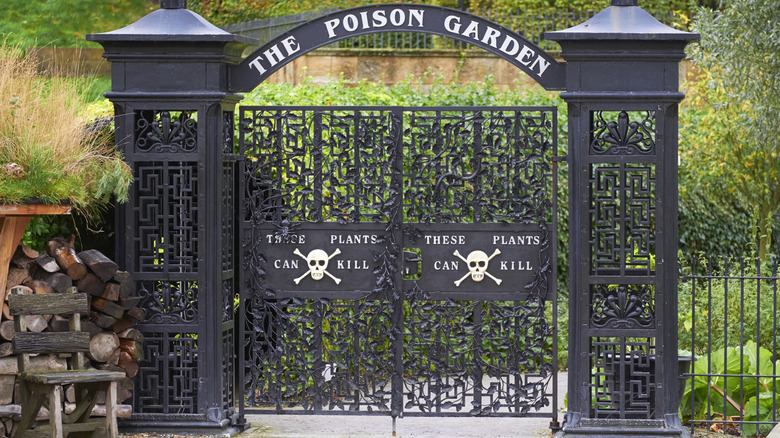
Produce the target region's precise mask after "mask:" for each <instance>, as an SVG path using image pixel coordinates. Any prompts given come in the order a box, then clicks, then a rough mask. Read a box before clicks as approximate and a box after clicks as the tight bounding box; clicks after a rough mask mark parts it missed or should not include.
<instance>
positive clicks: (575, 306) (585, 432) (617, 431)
mask: <svg viewBox="0 0 780 438" xmlns="http://www.w3.org/2000/svg"><path fill="white" fill-rule="evenodd" d="M546 37H547V39H550V40H554V41H558V42H559V43H560V45H561V49H562V52H561V56H562V57H563V58H564V59H565V60H566V61H567V67H566V91H565V92H564V93H562V94H561V97H562V98H563V99H565V100H566V102H567V103H568V107H569V171H570V176H569V188H570V198H569V199H570V201H569V207H570V219H569V224H570V229H569V230H570V231H569V245H570V246H569V248H570V250H569V253H570V255H569V260H570V261H571V267H570V269H571V271H570V277H569V281H570V284H569V293H570V314H569V315H570V322H569V358H570V360H569V363H570V365H569V392H568V414H567V417H566V421H565V424H564V428H563V432H562V435H563V436H564V437H566V438H572V437H585V436H587V437H594V436H609V437H618V436H620V437H622V436H648V435H652V436H657V435H660V436H687V431H686V430H685V428H684V427H682V425H681V424H680V419H679V417H678V415H677V409H678V404H679V397H678V395H677V388H678V381H677V379H678V372H677V275H678V273H677V238H678V234H677V126H678V120H677V105H678V103H679V102H680V101H681V100H682V99H683V94H682V93H681V92H680V91H679V89H678V88H679V77H678V68H679V62H680V61H681V60H682V59H683V58H684V56H685V54H684V47H685V45H686V44H687V43H688V42H690V41H692V40H694V39H696V38H698V35H696V34H692V33H688V32H682V31H678V30H675V29H672V28H669V27H667V26H665V25H663V24H661V23H660V22H658V21H657V20H655V19H654V18H653V17H652V16H651V15H650V14H648V13H647V12H645V11H644V10H642V9H640V8H639V7H637V1H636V0H612V6H610V7H609V8H607V9H605V10H604V11H602V12H600V13H599V14H597V15H596V16H594V17H593V18H591V19H590V20H588V21H586V22H585V23H582V24H580V25H578V26H575V27H572V28H569V29H566V30H562V31H557V32H548V33H547V34H546Z"/></svg>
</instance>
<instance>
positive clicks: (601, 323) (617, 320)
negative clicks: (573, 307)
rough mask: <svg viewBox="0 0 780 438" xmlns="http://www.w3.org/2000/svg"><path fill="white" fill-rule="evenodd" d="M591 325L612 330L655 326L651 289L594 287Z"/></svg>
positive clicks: (622, 285) (633, 286)
mask: <svg viewBox="0 0 780 438" xmlns="http://www.w3.org/2000/svg"><path fill="white" fill-rule="evenodd" d="M592 288H593V290H592V292H591V295H592V296H591V313H590V322H591V326H593V327H598V328H603V327H609V328H613V329H620V328H624V329H635V328H652V327H654V326H655V315H654V313H655V312H654V307H655V306H654V301H653V287H652V286H649V285H625V284H621V285H617V286H615V285H593V286H592Z"/></svg>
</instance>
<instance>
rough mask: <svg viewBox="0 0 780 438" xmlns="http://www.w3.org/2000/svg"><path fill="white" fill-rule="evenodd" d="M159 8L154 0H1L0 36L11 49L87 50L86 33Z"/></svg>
mask: <svg viewBox="0 0 780 438" xmlns="http://www.w3.org/2000/svg"><path fill="white" fill-rule="evenodd" d="M159 6H160V2H159V1H156V0H36V1H30V0H2V1H0V17H3V19H2V20H0V35H1V36H2V38H3V39H5V40H6V43H7V44H9V45H11V46H21V47H32V46H58V47H88V44H89V43H87V41H86V40H85V39H84V38H85V36H86V35H87V34H88V33H96V32H108V31H111V30H115V29H118V28H121V27H124V26H127V25H128V24H131V23H133V22H134V21H136V20H138V19H139V18H141V17H143V16H144V15H146V14H147V13H149V12H151V11H153V10H155V9H157V8H158V7H159ZM92 44H94V43H92Z"/></svg>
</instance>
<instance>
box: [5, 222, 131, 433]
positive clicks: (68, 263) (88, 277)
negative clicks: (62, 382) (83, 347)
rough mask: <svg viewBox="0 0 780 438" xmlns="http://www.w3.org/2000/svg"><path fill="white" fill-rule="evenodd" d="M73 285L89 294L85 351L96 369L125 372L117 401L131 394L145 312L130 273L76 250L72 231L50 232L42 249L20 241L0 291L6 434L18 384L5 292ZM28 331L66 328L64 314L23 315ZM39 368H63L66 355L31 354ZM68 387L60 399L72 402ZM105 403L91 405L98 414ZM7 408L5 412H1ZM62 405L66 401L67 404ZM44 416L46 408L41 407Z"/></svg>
mask: <svg viewBox="0 0 780 438" xmlns="http://www.w3.org/2000/svg"><path fill="white" fill-rule="evenodd" d="M73 286H75V287H76V288H77V289H78V290H79V292H85V293H87V294H88V295H89V298H90V309H91V311H90V313H89V314H88V315H82V320H81V329H82V331H86V332H89V334H90V338H91V340H90V351H89V353H87V356H88V357H89V359H90V360H91V362H92V366H93V367H95V368H97V369H105V370H112V371H124V372H125V373H126V374H127V376H128V378H127V379H126V381H125V382H124V383H123V384H120V389H119V394H118V397H117V398H118V402H119V403H122V402H123V401H125V400H127V399H129V398H130V397H131V396H132V393H131V392H130V390H131V389H132V382H131V381H130V378H131V377H134V376H135V375H136V374H138V361H140V360H142V359H143V345H142V343H143V340H144V339H143V335H142V334H141V332H140V331H138V330H137V329H135V328H134V327H133V326H134V325H135V323H136V322H137V321H142V320H143V318H144V312H143V310H142V309H140V308H139V307H138V302H139V301H140V297H137V296H135V284H134V282H133V279H132V278H131V277H130V274H128V273H127V272H124V271H120V270H119V269H118V266H117V264H116V263H114V262H113V261H112V260H110V259H109V258H108V257H106V256H105V255H103V254H102V253H101V252H99V251H97V250H86V251H82V252H80V253H78V254H77V253H76V252H75V251H74V250H73V237H72V236H71V238H70V240H66V239H64V238H59V237H58V238H54V239H52V240H50V241H49V242H48V243H47V244H46V248H45V252H42V253H39V252H38V251H36V250H34V249H32V248H29V247H27V246H25V245H19V247H18V248H17V249H16V252H15V254H14V256H13V258H12V260H11V266H10V267H9V270H8V278H7V283H6V288H5V290H4V291H0V303H2V304H3V305H2V313H0V437H3V436H7V435H10V432H11V429H10V428H9V427H12V426H13V422H10V423H8V424H6V423H7V422H8V421H7V420H8V419H13V418H18V413H17V412H16V410H18V409H19V406H18V405H19V404H20V399H19V397H18V385H17V384H16V382H15V374H16V372H17V369H16V357H15V356H14V355H13V343H12V342H11V341H12V340H13V336H14V323H13V318H12V317H11V316H10V314H9V311H8V295H9V294H10V290H11V289H12V288H14V287H21V288H22V290H23V291H24V292H25V293H30V294H51V295H52V299H56V296H55V295H56V294H57V293H62V292H65V291H66V290H67V289H68V288H71V287H73ZM26 318H27V329H28V330H29V331H34V332H41V331H44V330H46V331H67V330H68V320H67V318H64V317H60V316H58V315H55V316H53V317H52V316H51V315H36V316H28V317H26ZM34 359H36V360H37V361H39V362H40V363H41V366H42V367H44V369H52V370H55V369H66V367H67V364H66V363H65V359H62V358H59V357H56V356H48V355H40V356H39V357H36V358H34ZM69 392H71V393H72V392H73V390H72V388H70V389H66V391H65V394H64V395H65V399H66V401H69V402H70V403H73V402H74V401H75V400H72V399H73V394H69ZM100 409H103V410H105V408H104V407H101V406H96V411H95V413H97V414H99V412H100ZM6 411H8V412H6ZM66 411H67V405H66ZM123 413H124V415H125V416H129V414H130V412H129V406H122V408H120V414H119V416H123ZM41 415H42V416H44V417H45V415H46V413H45V412H42V413H41Z"/></svg>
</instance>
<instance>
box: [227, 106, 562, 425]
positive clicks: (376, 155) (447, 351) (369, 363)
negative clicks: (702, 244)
mask: <svg viewBox="0 0 780 438" xmlns="http://www.w3.org/2000/svg"><path fill="white" fill-rule="evenodd" d="M239 120H240V125H239V127H240V131H239V132H240V136H241V141H240V144H241V148H242V152H243V153H244V154H245V156H246V160H245V163H244V165H245V167H246V172H245V173H244V175H243V183H244V184H243V189H242V190H243V195H244V196H243V205H242V209H243V215H242V218H243V221H244V222H243V225H242V233H243V234H242V238H241V244H242V254H243V262H242V270H243V272H244V273H245V276H244V278H245V279H246V282H247V284H245V285H243V286H242V288H241V293H242V296H241V302H242V303H243V304H242V305H243V306H244V309H245V310H244V311H243V312H242V315H243V317H244V325H243V327H244V332H245V333H246V335H245V336H246V337H245V339H243V340H242V341H241V344H242V345H244V355H245V357H246V361H245V363H244V367H245V369H244V371H245V375H246V379H245V385H244V388H243V391H244V394H245V396H246V399H247V403H248V405H250V406H254V407H257V408H260V409H273V410H276V411H278V412H285V411H287V410H289V409H290V408H291V407H293V406H296V407H298V406H300V407H302V408H303V409H304V410H306V411H309V412H319V411H324V410H344V411H352V412H354V411H359V412H365V413H385V414H387V413H389V414H391V415H399V414H401V413H403V412H404V411H407V412H408V411H412V410H414V411H418V412H420V413H422V414H424V415H435V414H437V413H439V412H446V413H447V414H448V415H514V416H521V415H525V414H527V413H529V412H532V411H533V412H543V411H544V410H545V409H550V405H551V395H552V387H551V386H552V383H551V382H552V381H553V379H554V368H555V367H554V366H553V363H554V357H553V354H552V349H551V347H550V346H551V342H552V337H553V323H552V322H551V321H549V320H547V319H546V317H545V315H546V312H549V306H550V305H551V304H550V303H549V302H547V301H546V294H547V291H548V290H549V282H550V281H551V279H550V278H549V272H550V271H551V267H552V264H553V263H554V258H553V257H554V255H553V253H552V252H551V251H550V250H549V249H550V246H551V243H550V237H549V236H548V234H547V232H546V230H547V228H546V225H545V221H546V220H547V218H548V217H549V216H550V212H551V206H552V194H551V191H550V187H551V186H552V185H551V171H552V166H551V156H552V154H553V142H554V137H555V132H556V130H555V117H554V113H553V111H552V110H546V109H542V110H540V109H538V108H537V109H533V110H523V109H517V108H511V109H508V108H503V109H485V108H480V109H463V108H458V109H452V108H446V109H436V108H434V109H431V108H415V109H400V108H392V109H389V108H381V109H377V108H369V109H364V108H338V107H335V108H334V107H325V108H315V107H305V108H289V107H286V108H269V107H262V108H258V107H244V108H242V109H241V113H240V119H239ZM282 175H283V177H282ZM326 222H332V223H360V222H371V223H381V224H384V230H385V231H384V233H383V234H382V235H381V236H380V239H379V240H381V242H383V243H384V244H385V246H384V250H382V251H378V252H377V253H376V254H375V255H374V260H373V266H374V271H373V274H374V275H375V278H376V281H375V283H374V284H373V285H370V286H367V290H366V291H364V293H365V296H362V297H359V298H349V299H345V298H341V297H333V296H328V297H325V296H312V295H306V296H305V297H302V296H294V294H290V293H289V292H285V293H284V294H282V293H280V292H279V291H275V290H272V289H271V288H269V287H268V285H267V284H266V277H267V273H268V272H269V270H270V269H272V267H271V266H269V263H268V262H267V260H266V259H265V256H264V255H263V254H264V251H265V250H266V249H265V248H267V246H266V245H268V243H267V242H268V240H267V239H264V237H265V236H264V235H263V232H262V231H261V230H260V227H259V225H261V224H266V225H272V227H270V229H272V230H274V231H272V232H274V233H285V232H286V233H294V232H297V231H296V227H297V225H296V224H299V223H315V224H316V223H326ZM469 222H488V223H490V222H492V223H532V224H539V225H540V229H542V230H543V231H544V232H543V242H542V246H543V248H545V250H544V251H543V252H542V254H540V257H541V259H542V260H541V266H542V267H541V268H540V273H539V275H538V276H537V277H536V278H535V280H534V281H533V282H532V284H529V285H524V286H526V288H527V291H529V294H528V298H527V299H525V300H524V301H517V302H515V301H512V302H506V301H490V300H482V299H481V298H480V297H479V296H476V295H475V296H474V297H472V298H469V299H464V300H462V301H453V300H448V299H440V298H436V299H431V298H430V297H429V296H428V295H427V292H426V291H423V290H421V289H420V288H419V287H418V286H417V284H416V283H415V282H413V281H411V280H404V279H403V277H402V276H401V266H400V265H401V264H402V256H401V254H402V252H403V248H404V245H405V244H408V243H409V242H413V241H414V240H415V239H416V238H417V237H419V236H418V234H419V231H415V227H416V226H419V225H420V224H421V223H442V224H446V223H469ZM265 229H266V230H267V229H269V228H268V227H267V228H265ZM410 281H411V282H410Z"/></svg>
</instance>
